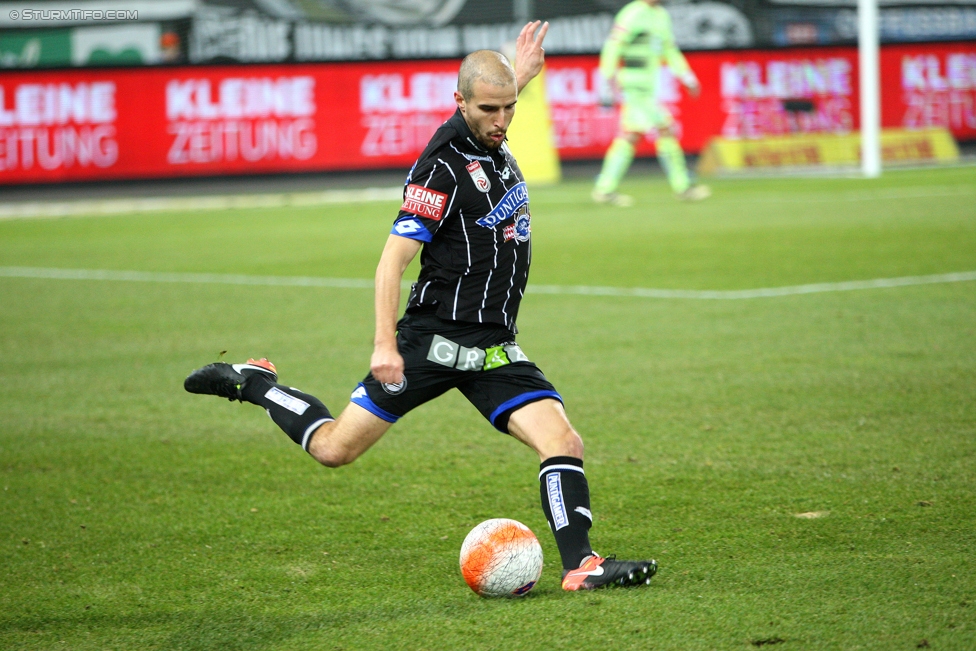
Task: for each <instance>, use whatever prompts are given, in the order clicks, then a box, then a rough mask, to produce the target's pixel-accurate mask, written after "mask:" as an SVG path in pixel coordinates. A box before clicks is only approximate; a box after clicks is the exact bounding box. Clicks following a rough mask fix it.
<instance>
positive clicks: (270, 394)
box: [241, 374, 335, 452]
mask: <svg viewBox="0 0 976 651" xmlns="http://www.w3.org/2000/svg"><path fill="white" fill-rule="evenodd" d="M241 397H242V398H244V399H245V400H247V401H248V402H250V403H253V404H255V405H258V406H259V407H264V409H265V411H267V412H268V415H269V416H271V420H273V421H274V422H275V424H276V425H277V426H278V427H280V428H281V429H282V430H284V432H285V434H287V435H288V438H290V439H291V440H292V441H294V442H295V443H297V444H299V445H300V446H302V449H303V450H305V451H306V452H308V442H309V441H311V440H312V434H313V433H314V432H315V430H317V429H318V428H319V426H320V425H322V423H327V422H329V421H332V420H335V418H333V417H332V414H331V413H329V410H328V408H327V407H326V406H325V405H323V404H322V401H321V400H319V399H318V398H316V397H315V396H310V395H308V394H307V393H302V392H301V391H299V390H298V389H293V388H291V387H286V386H284V385H282V384H277V383H276V382H272V381H271V380H269V379H268V378H266V377H265V376H263V375H260V374H254V375H252V376H251V377H249V378H247V380H246V381H245V382H244V384H243V385H241Z"/></svg>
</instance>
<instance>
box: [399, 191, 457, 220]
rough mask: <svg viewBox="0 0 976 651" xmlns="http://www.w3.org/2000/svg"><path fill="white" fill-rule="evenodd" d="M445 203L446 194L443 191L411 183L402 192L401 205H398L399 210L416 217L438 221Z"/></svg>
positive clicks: (442, 214) (442, 213)
mask: <svg viewBox="0 0 976 651" xmlns="http://www.w3.org/2000/svg"><path fill="white" fill-rule="evenodd" d="M446 204H447V195H446V194H444V193H443V192H438V191H436V190H431V189H430V188H425V187H424V186H422V185H414V184H412V183H411V184H410V185H408V186H407V187H406V189H405V190H404V192H403V205H402V206H400V210H402V211H403V212H408V213H411V214H414V215H417V216H418V217H426V218H427V219H433V220H434V221H440V220H441V217H443V216H444V206H445V205H446Z"/></svg>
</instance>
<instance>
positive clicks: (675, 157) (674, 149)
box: [656, 136, 691, 194]
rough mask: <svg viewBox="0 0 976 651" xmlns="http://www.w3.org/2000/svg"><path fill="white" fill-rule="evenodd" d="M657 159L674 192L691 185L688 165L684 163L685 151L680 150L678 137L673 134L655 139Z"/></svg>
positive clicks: (683, 189) (680, 191)
mask: <svg viewBox="0 0 976 651" xmlns="http://www.w3.org/2000/svg"><path fill="white" fill-rule="evenodd" d="M656 145H657V159H658V161H660V163H661V167H663V168H664V173H665V174H666V175H667V177H668V183H670V184H671V189H672V190H673V191H674V192H675V194H681V193H682V192H684V191H685V190H687V189H688V187H689V186H690V185H691V179H690V178H688V167H687V165H685V153H684V152H683V151H682V150H681V145H680V144H679V143H678V139H677V138H675V137H674V136H664V137H661V138H658V139H657V143H656Z"/></svg>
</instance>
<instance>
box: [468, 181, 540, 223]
mask: <svg viewBox="0 0 976 651" xmlns="http://www.w3.org/2000/svg"><path fill="white" fill-rule="evenodd" d="M528 204H529V191H528V190H527V189H526V187H525V182H522V183H519V184H518V185H516V186H515V187H513V188H512V189H511V190H509V191H508V192H506V193H505V196H504V197H502V199H501V201H499V202H498V204H497V205H495V207H494V208H492V210H491V212H490V213H488V214H487V215H485V216H484V217H482V218H481V219H479V220H478V221H477V222H476V223H477V224H478V226H484V227H485V228H494V227H495V226H498V225H499V224H501V223H502V222H503V221H505V220H506V219H508V218H510V217H514V216H515V215H517V214H518V212H519V209H520V208H521V207H522V206H527V205H528Z"/></svg>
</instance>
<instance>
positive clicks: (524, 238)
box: [502, 208, 532, 242]
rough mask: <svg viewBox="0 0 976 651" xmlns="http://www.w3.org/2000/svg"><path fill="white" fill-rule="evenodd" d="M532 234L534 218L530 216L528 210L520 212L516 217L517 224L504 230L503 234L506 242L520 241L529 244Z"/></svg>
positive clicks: (510, 225)
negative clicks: (530, 234)
mask: <svg viewBox="0 0 976 651" xmlns="http://www.w3.org/2000/svg"><path fill="white" fill-rule="evenodd" d="M531 232H532V216H531V215H529V211H528V209H526V208H523V209H522V210H519V212H518V214H517V215H515V223H514V224H509V225H508V226H506V227H505V228H504V229H503V230H502V234H503V235H504V237H505V241H506V242H508V241H509V240H518V241H519V242H528V241H529V233H531Z"/></svg>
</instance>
